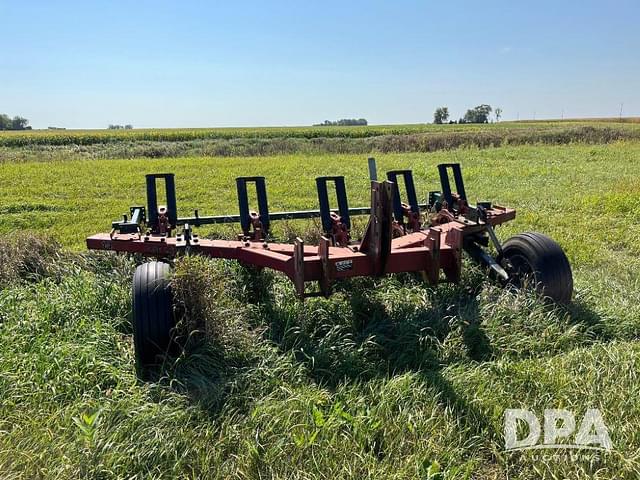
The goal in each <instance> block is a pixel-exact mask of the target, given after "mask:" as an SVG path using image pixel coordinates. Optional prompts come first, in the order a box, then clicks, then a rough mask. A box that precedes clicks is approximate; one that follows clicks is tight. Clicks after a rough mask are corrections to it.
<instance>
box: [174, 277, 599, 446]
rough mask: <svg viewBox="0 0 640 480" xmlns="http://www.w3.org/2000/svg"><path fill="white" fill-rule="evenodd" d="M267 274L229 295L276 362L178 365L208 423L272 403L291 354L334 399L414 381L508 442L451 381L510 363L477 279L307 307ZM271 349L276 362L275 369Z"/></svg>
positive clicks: (583, 308)
mask: <svg viewBox="0 0 640 480" xmlns="http://www.w3.org/2000/svg"><path fill="white" fill-rule="evenodd" d="M263 275H265V273H264V272H260V271H255V270H252V269H248V268H244V269H242V270H241V271H240V272H239V275H236V277H237V278H236V279H234V280H233V282H234V283H235V284H237V286H238V289H235V290H234V289H233V288H232V289H231V291H230V292H229V294H230V295H234V296H235V298H236V299H237V300H239V301H241V302H242V303H243V304H244V303H247V304H252V305H251V306H252V307H253V310H252V311H253V314H252V315H251V316H249V317H248V318H246V322H247V323H248V324H249V325H251V326H253V327H258V328H264V327H265V326H266V327H267V328H266V330H264V332H261V333H260V335H259V336H260V341H259V344H260V345H262V347H259V348H265V350H264V351H265V352H266V353H264V354H263V353H261V352H259V351H254V352H246V351H242V350H235V351H234V352H228V351H226V350H225V347H224V345H219V344H216V343H215V342H214V343H207V342H202V341H198V342H194V344H193V345H192V346H191V347H190V350H189V351H188V355H184V356H181V357H179V358H178V359H174V361H173V363H170V364H171V367H170V369H169V371H168V372H167V374H166V375H165V377H164V381H167V382H169V384H170V385H171V387H172V388H174V389H176V390H178V391H180V392H183V393H186V394H187V395H188V396H189V397H190V399H191V400H192V401H193V402H194V403H196V404H198V405H199V406H200V407H201V408H202V409H203V410H205V411H206V412H207V414H208V415H210V416H212V417H217V416H219V415H220V414H221V412H222V411H225V410H226V408H225V407H227V406H230V407H233V409H234V411H236V412H238V413H241V414H246V413H248V411H249V409H250V408H251V405H252V402H253V401H254V400H253V399H255V398H257V397H256V395H257V396H264V395H265V394H267V393H268V392H269V391H271V390H272V389H273V388H274V386H273V385H274V383H273V382H271V383H270V380H269V379H266V380H265V379H264V378H262V377H265V376H269V375H271V378H272V379H273V376H274V375H275V376H278V375H281V376H282V377H285V376H286V375H288V374H290V372H289V373H287V369H291V368H292V367H291V365H290V364H289V366H286V365H280V363H286V362H285V360H284V359H285V356H284V355H282V354H285V355H286V358H294V359H295V361H294V364H295V363H297V364H298V367H302V368H304V371H305V373H306V375H307V376H309V377H311V378H312V379H313V380H314V381H315V382H316V383H318V384H319V385H322V386H323V387H326V388H329V389H331V390H333V389H336V388H337V387H338V386H339V385H340V384H341V383H344V382H351V381H358V382H367V381H369V380H373V379H379V378H389V377H390V376H393V375H396V374H401V373H405V372H414V373H416V374H418V375H419V377H420V378H421V379H423V381H424V382H425V384H426V385H428V386H430V387H431V388H433V389H434V391H436V392H437V394H438V397H439V399H440V401H441V402H442V404H443V406H444V407H445V409H447V410H450V411H452V412H454V414H455V415H457V416H458V417H459V418H460V419H461V421H462V422H464V423H465V424H466V426H467V427H468V428H469V429H470V431H472V432H475V433H477V434H478V435H483V436H487V437H488V438H490V439H494V440H495V439H497V438H498V437H499V435H500V433H499V432H496V431H494V427H493V426H492V424H491V421H490V420H489V418H488V417H487V416H486V415H485V414H483V412H481V411H480V410H479V409H478V408H477V407H475V406H474V405H473V403H472V402H471V401H470V400H469V396H468V394H467V392H459V391H457V390H456V387H455V386H454V385H453V384H452V383H451V382H450V381H449V380H447V378H446V375H445V374H444V372H443V370H444V369H445V368H446V367H447V366H449V365H452V364H454V363H464V362H473V363H477V362H486V361H490V360H492V359H495V358H498V357H499V356H500V355H501V352H500V351H496V350H495V347H494V346H493V345H492V343H491V340H490V335H488V334H487V331H486V327H485V325H483V312H482V305H481V300H479V298H480V295H479V294H480V292H481V290H482V288H483V286H484V285H483V283H482V282H481V281H477V279H476V278H473V277H471V278H468V279H466V280H465V281H464V282H463V283H462V284H460V285H441V286H439V287H436V288H433V287H427V286H424V285H421V284H420V282H419V281H417V280H416V278H415V277H412V276H410V275H404V276H397V277H395V278H394V279H393V280H391V281H389V280H386V281H380V280H377V279H371V278H365V279H357V280H354V281H345V282H343V283H340V284H337V285H336V288H335V290H336V295H335V296H334V297H332V300H331V301H328V300H324V299H314V300H310V301H307V302H305V303H300V302H297V301H295V300H294V299H293V298H292V297H291V294H290V292H289V291H288V290H287V291H285V290H282V289H280V290H279V289H278V287H277V286H275V285H274V282H273V277H268V278H263ZM267 275H269V274H267ZM384 282H389V283H384ZM273 287H275V288H273ZM405 287H406V288H407V296H408V297H407V299H406V300H404V299H399V298H398V295H397V293H391V294H389V296H388V297H385V295H384V292H382V293H380V291H381V290H383V289H384V288H386V289H388V290H389V291H390V292H394V291H395V289H397V288H405ZM283 292H284V293H283ZM282 295H284V296H285V297H284V298H285V299H284V300H283V297H282ZM409 296H410V298H409ZM416 296H417V299H416ZM252 302H255V303H252ZM416 302H418V306H416ZM420 302H422V304H423V307H422V306H420ZM563 312H564V313H565V314H566V315H567V318H568V321H569V323H572V324H581V325H583V326H584V327H585V329H586V330H587V331H589V332H590V334H591V335H594V336H595V337H597V338H598V339H602V340H606V339H608V335H607V334H606V331H605V329H604V327H603V324H602V319H601V318H600V316H599V315H598V314H597V313H596V312H594V311H593V310H591V309H590V308H589V306H588V305H586V304H584V303H574V304H572V305H570V306H569V307H567V308H566V310H563ZM484 315H485V318H486V312H485V314H484ZM452 341H453V342H454V343H453V345H451V344H450V342H452ZM274 347H276V348H275V349H274ZM269 349H270V351H271V357H269V358H267V359H266V360H265V358H266V357H268V356H269V355H270V354H269V353H268V352H267V351H268V350H269ZM274 351H276V354H275V355H273V352H274ZM277 352H280V354H277ZM274 371H276V373H275V374H274ZM278 372H279V373H278Z"/></svg>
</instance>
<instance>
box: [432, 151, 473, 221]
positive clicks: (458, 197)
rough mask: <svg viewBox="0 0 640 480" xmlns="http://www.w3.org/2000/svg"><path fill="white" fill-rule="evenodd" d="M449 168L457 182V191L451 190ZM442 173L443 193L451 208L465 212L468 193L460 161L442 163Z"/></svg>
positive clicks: (439, 167)
mask: <svg viewBox="0 0 640 480" xmlns="http://www.w3.org/2000/svg"><path fill="white" fill-rule="evenodd" d="M449 170H451V171H452V172H453V179H454V181H455V184H456V191H455V193H454V192H452V191H451V183H450V181H449ZM438 172H439V174H440V184H441V185H442V195H443V196H444V200H445V201H446V202H447V207H448V209H449V210H451V211H454V210H457V211H460V213H464V212H463V210H465V207H466V205H467V193H466V192H465V189H464V180H463V179H462V169H461V168H460V164H459V163H441V164H440V165H438Z"/></svg>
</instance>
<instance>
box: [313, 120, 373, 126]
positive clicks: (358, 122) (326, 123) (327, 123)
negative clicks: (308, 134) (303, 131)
mask: <svg viewBox="0 0 640 480" xmlns="http://www.w3.org/2000/svg"><path fill="white" fill-rule="evenodd" d="M356 125H361V126H366V125H368V122H367V120H366V119H364V118H342V119H340V120H336V121H335V122H332V121H330V120H325V121H324V122H322V123H316V124H314V125H313V126H314V127H345V126H356Z"/></svg>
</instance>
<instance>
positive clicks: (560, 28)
mask: <svg viewBox="0 0 640 480" xmlns="http://www.w3.org/2000/svg"><path fill="white" fill-rule="evenodd" d="M0 27H1V28H0V31H2V33H3V39H4V41H3V47H2V50H0V113H7V114H9V115H17V114H19V115H22V116H25V117H27V118H28V119H29V120H30V121H31V124H32V125H33V126H34V127H36V128H43V127H45V128H46V127H47V126H50V125H51V126H63V127H68V128H72V127H77V128H82V127H84V128H104V127H106V126H107V125H108V124H110V123H121V124H125V123H131V124H133V125H135V126H136V127H206V126H244V125H247V126H251V125H309V124H312V123H315V122H320V121H322V120H325V119H331V120H333V119H338V118H345V117H348V118H351V117H365V118H367V119H368V120H369V122H370V123H418V122H430V121H431V120H432V118H433V111H434V109H435V108H436V107H438V106H442V105H446V106H448V107H449V110H450V111H451V113H452V116H453V117H454V118H458V117H460V116H462V114H463V113H464V111H465V110H466V109H467V108H469V107H472V106H474V105H478V104H480V103H489V104H491V105H493V106H499V107H501V108H502V109H503V111H504V114H503V117H504V118H505V119H516V118H518V117H519V118H520V119H526V118H533V117H534V115H535V117H536V118H559V117H560V116H561V115H562V114H563V112H564V116H565V117H583V116H617V115H618V114H619V111H620V104H621V103H623V104H624V107H623V114H624V115H640V2H639V1H638V0H629V1H626V0H611V1H604V0H602V1H598V2H596V1H591V0H583V1H561V0H557V1H553V2H552V1H539V0H538V1H536V2H524V1H517V0H512V1H485V2H479V1H475V2H474V1H458V2H445V1H442V0H440V1H433V2H428V1H388V2H374V1H369V2H367V1H350V2H347V1H332V0H324V1H321V2H309V1H301V0H298V1H291V2H284V1H273V2H268V1H241V0H240V1H229V2H213V1H212V2H193V1H173V2H164V1H130V2H119V1H108V2H100V1H83V2H80V1H66V2H65V1H60V2H56V1H48V2H43V1H29V2H16V1H10V0H0Z"/></svg>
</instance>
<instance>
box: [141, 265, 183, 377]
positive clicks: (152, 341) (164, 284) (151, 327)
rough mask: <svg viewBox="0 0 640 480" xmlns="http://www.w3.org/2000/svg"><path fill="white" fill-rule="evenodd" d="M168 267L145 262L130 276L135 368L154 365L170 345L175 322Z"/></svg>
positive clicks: (169, 269) (169, 268)
mask: <svg viewBox="0 0 640 480" xmlns="http://www.w3.org/2000/svg"><path fill="white" fill-rule="evenodd" d="M170 282H171V267H170V265H169V264H167V263H163V262H148V263H144V264H142V265H140V266H138V268H136V272H135V274H134V276H133V289H132V293H133V341H134V348H135V353H136V363H137V366H138V368H139V369H144V368H146V367H150V366H153V365H156V364H157V358H158V356H159V355H164V354H166V353H167V352H168V351H169V350H170V347H171V345H172V335H173V329H174V327H175V320H174V314H173V294H172V292H171V283H170Z"/></svg>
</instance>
